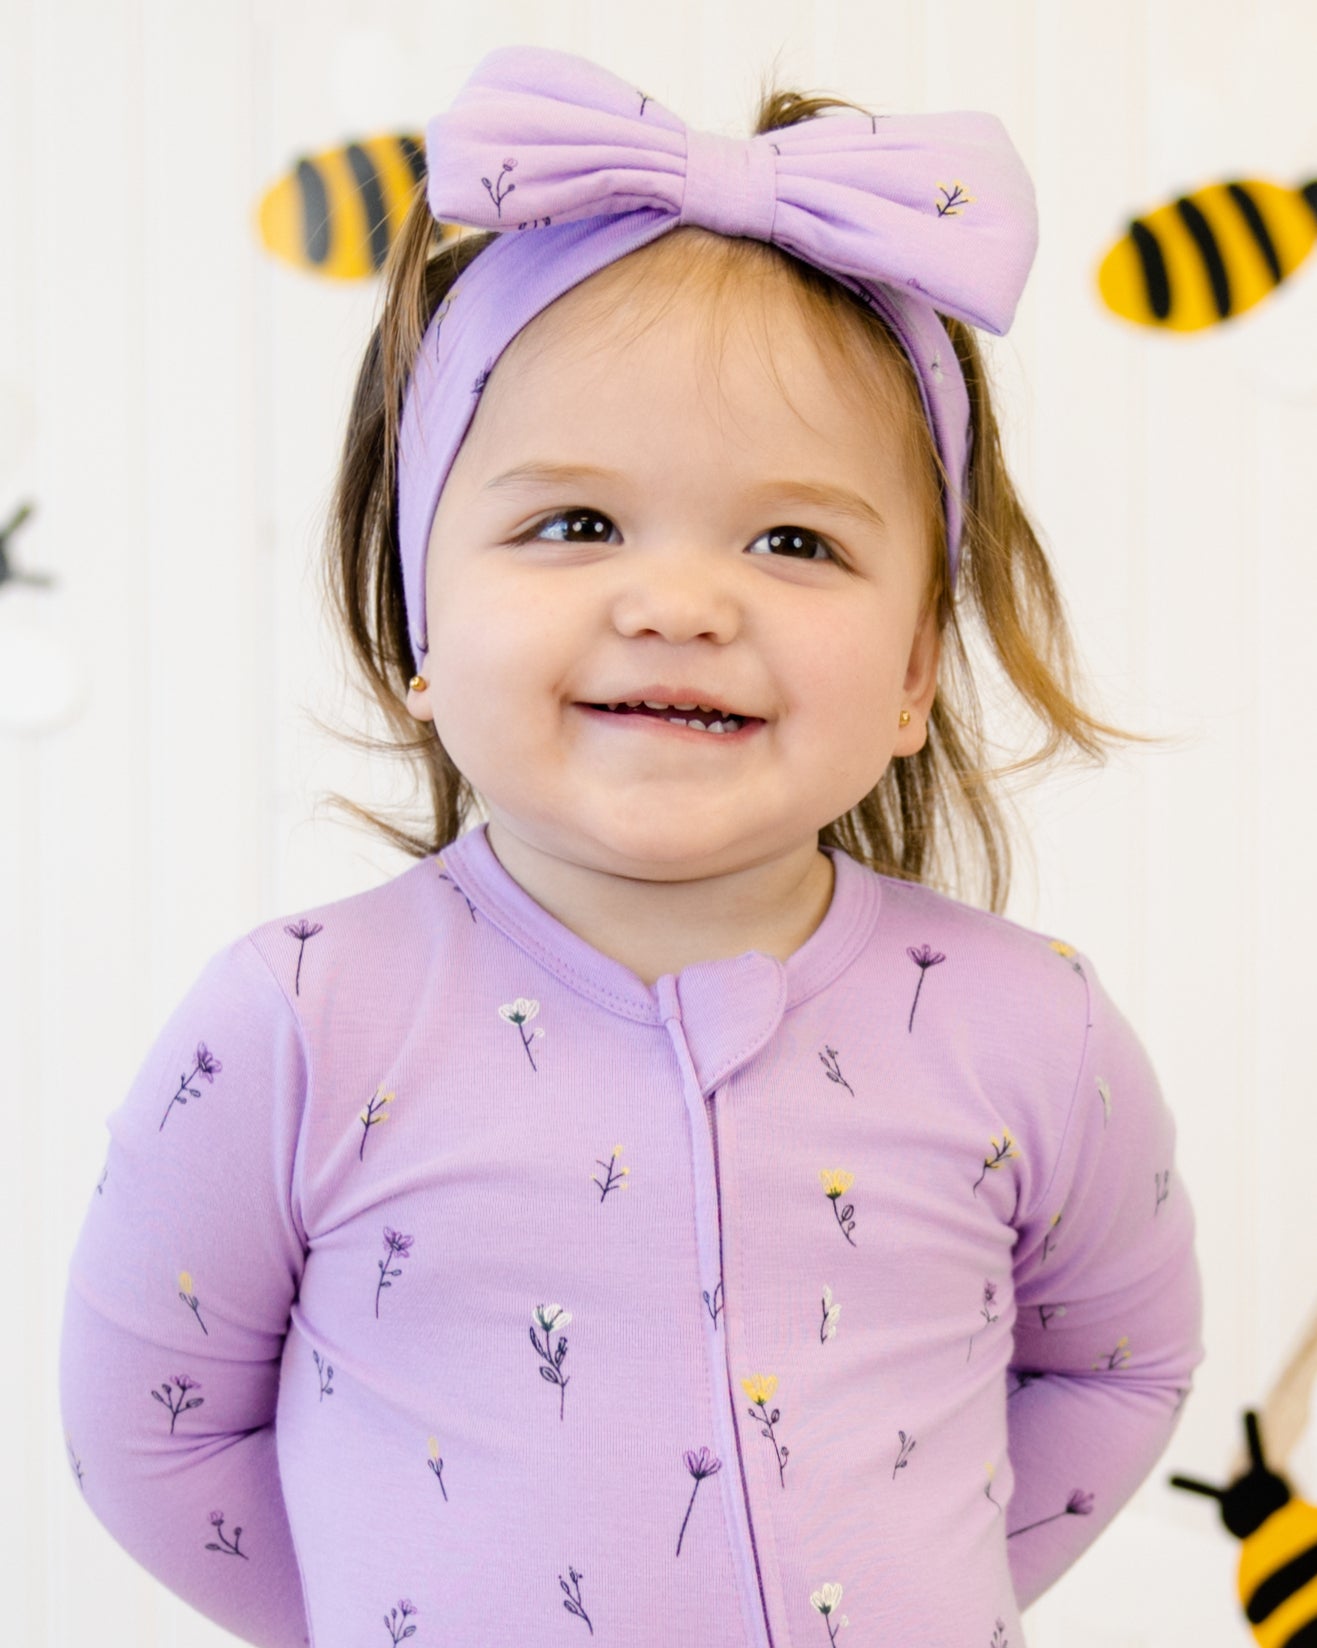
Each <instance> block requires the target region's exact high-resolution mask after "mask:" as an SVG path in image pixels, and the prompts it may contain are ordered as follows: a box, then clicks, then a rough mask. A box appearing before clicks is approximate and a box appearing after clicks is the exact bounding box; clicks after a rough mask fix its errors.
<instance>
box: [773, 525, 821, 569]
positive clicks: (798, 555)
mask: <svg viewBox="0 0 1317 1648" xmlns="http://www.w3.org/2000/svg"><path fill="white" fill-rule="evenodd" d="M755 543H757V544H758V543H767V545H768V548H769V553H770V554H774V555H786V556H789V557H791V558H792V559H793V560H804V561H816V560H819V559H820V558H821V559H824V560H828V561H833V560H835V559H836V556H835V555H834V554H833V552H832V548H831V546H830V544H829V543H828V541H827V539H826V538H820V537H819V535H818V533H817V532H811V531H810V530H809V528H808V527H803V526H775V527H774V528H773V530H772V531H771V532H762V533H760V535H759V537H758V538H756V539H755ZM815 549H822V551H823V555H822V557H819V556H817V555H815V554H814V550H815Z"/></svg>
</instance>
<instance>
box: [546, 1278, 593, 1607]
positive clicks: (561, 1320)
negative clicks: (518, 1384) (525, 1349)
mask: <svg viewBox="0 0 1317 1648" xmlns="http://www.w3.org/2000/svg"><path fill="white" fill-rule="evenodd" d="M531 1316H532V1318H533V1322H532V1325H531V1330H530V1342H531V1344H532V1345H534V1347H535V1353H536V1355H537V1356H539V1357H540V1358H541V1360H542V1361H543V1362H544V1364H545V1365H544V1366H543V1367H542V1368H541V1369H540V1378H541V1379H543V1380H544V1381H545V1382H546V1383H547V1384H550V1385H557V1387H558V1417H559V1419H561V1418H562V1410H563V1403H564V1402H565V1401H566V1399H567V1387H568V1385H569V1384H570V1383H571V1375H570V1374H566V1373H564V1372H563V1371H562V1359H563V1357H564V1356H566V1354H567V1336H566V1334H564V1335H563V1337H562V1338H561V1339H559V1341H558V1348H557V1349H556V1350H554V1349H553V1348H552V1347H551V1345H550V1340H549V1336H550V1334H551V1333H553V1331H554V1330H555V1329H558V1330H559V1331H561V1330H562V1329H563V1328H565V1327H566V1326H567V1324H568V1322H570V1321H571V1319H572V1318H571V1314H570V1312H568V1311H565V1310H564V1309H563V1308H562V1306H561V1305H536V1307H535V1309H534V1310H533V1311H532V1312H531ZM535 1322H538V1323H539V1325H540V1328H541V1330H542V1331H543V1334H544V1343H543V1344H542V1345H541V1344H540V1341H539V1339H538V1337H537V1336H536V1333H535V1327H534V1323H535ZM590 1635H591V1636H593V1635H594V1630H593V1628H592V1629H591V1631H590Z"/></svg>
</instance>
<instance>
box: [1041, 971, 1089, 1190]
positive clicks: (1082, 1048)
mask: <svg viewBox="0 0 1317 1648" xmlns="http://www.w3.org/2000/svg"><path fill="white" fill-rule="evenodd" d="M1076 955H1077V956H1078V957H1080V958H1081V959H1082V961H1083V962H1084V963H1088V957H1087V956H1086V955H1084V954H1083V952H1082V951H1076ZM1080 976H1081V977H1082V978H1083V980H1084V1034H1083V1038H1082V1040H1081V1041H1080V1045H1079V1065H1078V1068H1077V1069H1076V1070H1075V1079H1074V1083H1073V1085H1072V1087H1071V1089H1070V1104H1069V1108H1068V1110H1067V1112H1066V1119H1065V1126H1064V1127H1063V1128H1062V1129H1061V1138H1060V1140H1059V1142H1058V1143H1057V1147H1056V1158H1055V1160H1054V1161H1053V1163H1052V1171H1051V1173H1050V1174H1049V1175H1048V1178H1047V1183H1046V1184H1045V1185H1044V1186H1043V1189H1042V1191H1041V1192H1040V1193H1039V1195H1038V1197H1037V1199H1036V1201H1035V1204H1034V1207H1033V1209H1031V1213H1032V1215H1033V1216H1035V1217H1036V1216H1037V1214H1038V1212H1039V1211H1040V1210H1042V1209H1045V1208H1046V1206H1047V1201H1048V1197H1049V1194H1050V1192H1051V1189H1052V1186H1053V1185H1054V1184H1055V1183H1056V1176H1057V1174H1058V1173H1059V1172H1060V1171H1061V1163H1062V1162H1063V1161H1064V1160H1065V1152H1066V1146H1067V1145H1068V1144H1069V1142H1070V1133H1071V1130H1072V1129H1073V1127H1074V1124H1075V1115H1076V1113H1077V1111H1078V1109H1079V1082H1080V1078H1081V1077H1082V1076H1083V1074H1084V1066H1085V1065H1086V1064H1087V1063H1088V1043H1089V1038H1090V1036H1091V1035H1092V1032H1093V987H1092V985H1091V984H1090V983H1089V981H1088V966H1087V965H1085V966H1084V967H1083V968H1082V969H1081V974H1080ZM1028 1218H1029V1215H1026V1222H1027V1221H1028Z"/></svg>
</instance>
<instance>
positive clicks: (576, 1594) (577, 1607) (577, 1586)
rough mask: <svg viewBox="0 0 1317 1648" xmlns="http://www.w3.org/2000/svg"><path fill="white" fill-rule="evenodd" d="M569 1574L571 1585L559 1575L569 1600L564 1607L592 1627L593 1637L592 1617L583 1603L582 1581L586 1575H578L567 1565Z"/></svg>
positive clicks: (592, 1633)
mask: <svg viewBox="0 0 1317 1648" xmlns="http://www.w3.org/2000/svg"><path fill="white" fill-rule="evenodd" d="M567 1572H568V1573H569V1574H570V1575H571V1576H572V1583H571V1585H568V1583H567V1581H566V1580H565V1579H564V1578H563V1577H562V1575H561V1574H559V1575H558V1583H559V1585H561V1586H562V1588H563V1591H564V1592H565V1594H566V1598H567V1600H566V1601H565V1602H564V1603H563V1607H564V1608H565V1609H566V1610H567V1612H568V1613H569V1614H575V1615H576V1617H577V1619H583V1620H584V1621H585V1623H586V1624H587V1625H589V1626H590V1635H591V1636H593V1635H594V1626H593V1625H590V1616H589V1614H587V1613H586V1611H585V1607H584V1604H583V1603H582V1602H581V1581H582V1580H583V1579H584V1578H585V1575H584V1574H578V1573H577V1571H576V1569H575V1568H573V1567H572V1566H571V1564H570V1563H569V1564H568V1565H567Z"/></svg>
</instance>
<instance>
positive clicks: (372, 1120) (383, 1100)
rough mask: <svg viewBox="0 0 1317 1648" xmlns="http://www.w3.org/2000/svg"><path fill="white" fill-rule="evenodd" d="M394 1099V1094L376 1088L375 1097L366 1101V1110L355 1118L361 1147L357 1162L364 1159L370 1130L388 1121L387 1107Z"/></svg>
mask: <svg viewBox="0 0 1317 1648" xmlns="http://www.w3.org/2000/svg"><path fill="white" fill-rule="evenodd" d="M395 1097H396V1095H395V1094H393V1093H386V1092H385V1091H384V1089H383V1088H382V1087H377V1088H376V1089H375V1097H374V1098H373V1099H368V1100H367V1101H366V1108H365V1109H364V1110H363V1111H362V1112H361V1114H360V1115H359V1116H358V1117H357V1120H358V1121H359V1122H360V1123H361V1145H360V1148H359V1149H358V1151H357V1160H358V1161H359V1162H363V1161H365V1159H366V1139H367V1136H368V1135H369V1133H370V1130H371V1128H372V1127H374V1126H375V1125H376V1124H377V1123H379V1122H386V1121H388V1119H389V1112H388V1109H387V1106H388V1104H389V1103H390V1101H391V1100H392V1099H394V1098H395Z"/></svg>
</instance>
